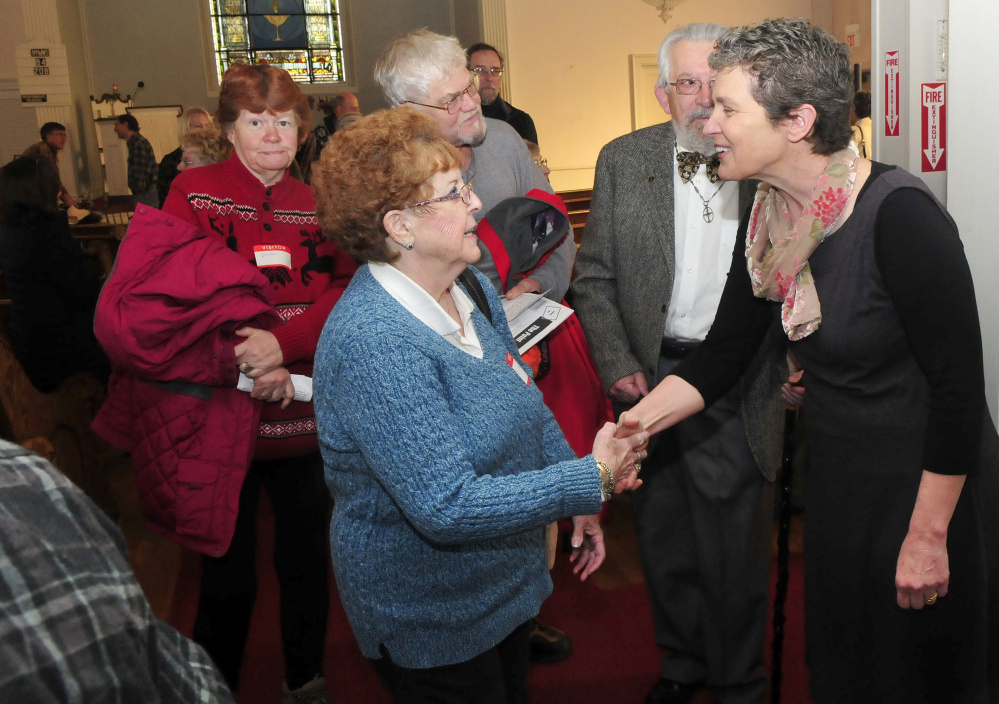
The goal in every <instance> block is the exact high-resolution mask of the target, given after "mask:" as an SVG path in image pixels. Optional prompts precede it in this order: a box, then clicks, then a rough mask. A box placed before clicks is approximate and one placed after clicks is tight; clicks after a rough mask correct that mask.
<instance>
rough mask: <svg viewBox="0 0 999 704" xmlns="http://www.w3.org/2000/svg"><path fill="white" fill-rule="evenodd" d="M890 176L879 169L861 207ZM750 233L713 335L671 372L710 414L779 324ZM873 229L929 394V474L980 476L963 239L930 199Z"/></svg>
mask: <svg viewBox="0 0 999 704" xmlns="http://www.w3.org/2000/svg"><path fill="white" fill-rule="evenodd" d="M891 168H894V167H889V166H885V165H883V164H878V163H875V164H874V165H873V170H872V173H871V175H870V177H869V178H868V180H867V182H866V183H865V185H864V187H863V188H862V189H861V192H860V194H859V195H858V198H857V200H858V202H859V201H860V199H861V198H863V197H864V194H865V192H866V191H867V188H868V186H869V185H870V184H871V183H873V182H874V180H875V179H877V177H878V176H879V175H881V174H882V173H884V172H885V171H887V170H889V169H891ZM748 223H749V212H748V211H747V213H746V214H745V215H744V217H743V219H742V222H741V223H740V226H739V233H738V237H737V238H736V244H735V250H734V252H733V257H732V267H731V269H730V270H729V275H728V281H727V282H726V285H725V290H724V292H723V294H722V298H721V301H720V303H719V306H718V312H717V314H716V315H715V322H714V325H713V326H712V328H711V331H710V332H709V334H708V336H707V338H706V339H705V341H704V344H702V345H701V346H700V347H699V348H698V349H697V350H696V351H695V352H694V353H693V354H691V355H690V356H689V357H688V358H687V359H686V360H684V361H683V362H682V363H681V364H680V365H678V366H677V367H676V369H674V371H673V374H675V375H676V376H679V377H680V378H682V379H684V380H685V381H687V382H688V383H690V384H691V385H692V386H694V387H695V388H696V389H697V390H698V391H699V392H700V394H701V396H702V397H703V398H704V402H705V404H710V403H712V402H713V401H714V400H715V399H717V398H720V397H721V396H722V395H724V394H725V393H726V392H727V390H728V389H729V388H731V387H732V385H733V384H735V383H736V382H737V381H738V379H739V377H740V376H741V374H742V372H743V371H744V370H745V368H746V365H747V364H748V363H749V361H750V360H751V359H752V357H753V354H754V353H755V352H756V350H757V348H758V347H759V345H760V341H761V340H762V338H763V335H764V334H765V333H766V331H767V329H768V327H769V325H771V324H779V322H778V321H777V317H776V314H775V307H776V306H777V305H779V304H776V303H774V302H772V301H766V300H764V299H760V298H757V297H756V296H754V295H753V292H752V287H751V284H750V280H749V273H748V270H747V268H746V258H745V244H746V230H747V228H748ZM875 227H876V229H875V233H874V248H875V259H876V262H877V265H878V269H879V271H880V272H881V276H882V279H883V281H884V286H885V289H886V290H887V292H888V294H889V296H890V297H891V300H892V304H893V305H894V307H895V309H896V311H897V312H898V316H899V319H900V320H901V323H902V327H903V328H904V330H905V332H906V335H907V337H908V340H909V344H910V346H911V349H912V354H913V356H914V358H915V359H916V361H917V363H918V364H919V366H920V368H921V369H922V371H923V373H924V374H925V376H926V378H927V380H928V382H929V384H930V393H931V397H930V416H929V422H928V424H927V436H926V450H925V453H924V464H923V467H924V469H927V470H929V471H932V472H936V473H940V474H967V473H972V472H973V471H974V465H975V457H976V456H977V451H978V447H979V442H980V438H981V428H982V413H983V409H984V403H985V400H984V366H983V360H982V338H981V328H980V324H979V319H978V306H977V303H976V301H975V289H974V284H973V281H972V277H971V270H970V268H969V266H968V261H967V258H966V257H965V254H964V247H963V246H962V244H961V241H960V238H959V237H958V233H957V229H956V228H955V227H954V225H953V223H952V222H951V221H950V220H949V219H948V218H947V217H946V216H945V215H944V214H943V213H942V212H941V211H940V208H938V207H937V206H936V204H935V203H934V202H933V201H932V200H931V198H930V196H928V195H927V194H926V193H924V192H923V191H920V190H918V189H915V188H902V189H899V190H896V191H894V192H892V193H891V194H890V195H889V196H888V197H887V198H886V199H885V201H884V203H883V204H882V206H881V208H880V210H879V212H878V217H877V221H876V225H875ZM831 236H832V237H835V233H834V234H833V235H831ZM806 371H807V370H806ZM805 403H806V405H807V400H806V402H805Z"/></svg>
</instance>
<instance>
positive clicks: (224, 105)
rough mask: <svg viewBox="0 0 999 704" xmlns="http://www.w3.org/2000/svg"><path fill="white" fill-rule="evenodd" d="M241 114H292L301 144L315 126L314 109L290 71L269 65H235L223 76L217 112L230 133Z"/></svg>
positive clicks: (219, 121)
mask: <svg viewBox="0 0 999 704" xmlns="http://www.w3.org/2000/svg"><path fill="white" fill-rule="evenodd" d="M241 110H246V111H248V112H254V113H261V112H271V113H278V112H284V111H285V110H293V111H294V112H295V116H296V117H297V118H298V143H299V144H301V143H302V142H304V141H305V137H306V135H307V134H308V132H309V125H311V124H312V108H310V107H309V100H308V98H306V97H305V94H304V93H302V89H301V88H300V87H299V86H298V84H297V83H295V79H293V78H292V77H291V74H289V73H288V72H287V71H285V70H284V69H283V68H278V67H277V66H271V65H269V64H243V63H240V64H233V65H232V66H230V67H229V68H227V69H226V71H225V73H223V74H222V86H221V88H220V91H219V109H218V110H216V111H215V119H216V120H218V123H219V126H220V127H221V128H222V131H223V132H225V133H227V134H228V132H229V131H230V130H231V129H232V125H233V123H234V122H236V118H238V117H239V113H240V111H241Z"/></svg>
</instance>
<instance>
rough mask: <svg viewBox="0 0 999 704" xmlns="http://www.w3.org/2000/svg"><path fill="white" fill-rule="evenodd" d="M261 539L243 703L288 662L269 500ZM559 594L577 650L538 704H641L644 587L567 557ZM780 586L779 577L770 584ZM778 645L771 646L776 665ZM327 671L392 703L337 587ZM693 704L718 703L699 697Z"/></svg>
mask: <svg viewBox="0 0 999 704" xmlns="http://www.w3.org/2000/svg"><path fill="white" fill-rule="evenodd" d="M261 509H262V510H261V519H260V529H261V540H260V543H259V544H260V552H259V554H258V561H259V564H260V565H261V569H260V570H259V574H260V578H259V596H258V599H257V605H256V608H255V610H254V614H253V621H252V623H251V626H250V639H249V644H248V645H247V650H246V654H245V656H244V660H243V669H242V672H241V675H240V687H239V690H238V691H237V692H236V699H237V701H238V702H239V703H240V704H258V703H259V704H265V703H266V704H274V703H276V702H279V701H280V692H281V682H282V680H283V668H284V666H283V662H282V658H281V643H280V637H279V628H278V608H277V596H276V595H277V589H278V587H277V577H276V575H275V573H274V570H273V568H272V567H271V566H270V563H271V558H270V555H271V552H272V550H273V542H272V538H271V537H269V536H270V521H271V516H270V510H269V505H268V504H267V502H266V501H261ZM801 567H802V564H801V556H800V555H792V557H791V570H790V585H789V591H788V602H787V609H786V612H787V619H788V620H787V624H786V627H785V639H784V681H783V686H782V688H781V689H782V701H783V702H787V703H788V704H807V703H808V702H809V699H808V697H807V691H808V680H807V671H806V669H805V664H804V622H803V603H802V602H803V599H802V570H801ZM200 571H201V567H200V558H199V556H197V555H196V554H194V553H185V555H184V558H183V561H182V565H181V574H180V575H179V577H178V580H177V587H176V596H175V599H174V604H173V609H172V613H171V618H170V621H171V623H173V625H175V626H176V627H178V628H179V629H180V630H181V631H183V632H184V633H187V634H190V633H191V629H192V627H193V625H194V615H195V610H196V608H197V591H198V581H199V579H200ZM553 579H554V582H555V591H554V593H553V594H552V596H551V597H550V598H549V599H548V601H547V602H546V603H545V605H544V607H543V608H542V612H541V620H542V621H544V622H545V623H548V624H551V625H553V626H557V627H558V628H561V629H562V630H564V631H566V632H567V633H568V634H569V635H570V636H571V637H572V642H573V646H574V652H573V654H572V656H571V657H569V658H568V659H567V660H566V661H564V662H562V663H559V664H557V665H538V666H535V667H533V668H532V671H531V675H530V690H531V701H532V703H533V704H641V702H643V701H644V698H645V695H646V693H647V692H648V689H649V687H651V686H652V684H653V683H654V682H655V681H656V679H657V678H658V676H659V662H660V658H661V657H662V654H661V652H660V651H659V650H658V648H657V647H656V645H655V640H654V638H653V635H652V626H651V621H650V617H649V607H648V601H647V599H646V593H645V586H644V585H642V584H636V585H631V586H627V587H620V588H616V589H608V590H603V589H600V588H599V587H597V586H595V585H594V583H593V582H592V581H587V582H586V583H580V582H579V580H578V579H576V578H575V577H574V576H573V575H572V572H571V569H570V565H569V562H568V559H567V557H566V556H565V555H559V557H558V560H557V562H556V566H555V571H554V573H553ZM775 579H776V568H775V569H774V570H773V577H772V582H773V581H774V580H775ZM769 653H770V639H769V636H768V640H767V654H768V660H769ZM324 664H325V674H326V678H327V683H328V687H329V690H330V694H331V695H332V697H333V701H334V702H335V704H390V699H389V697H388V695H387V694H386V693H385V691H384V689H383V688H382V686H381V683H380V682H379V680H378V677H377V675H376V674H375V672H374V669H373V668H372V667H371V665H370V664H369V663H368V661H367V660H366V659H365V658H364V657H363V656H362V655H361V653H360V650H358V647H357V644H356V643H355V641H354V636H353V634H352V633H351V631H350V626H349V625H348V623H347V619H346V616H345V615H344V613H343V610H342V609H341V608H340V599H339V596H338V595H337V593H336V588H335V586H334V587H333V588H332V589H331V609H330V618H329V629H328V635H327V641H326V651H325V656H324ZM693 701H694V703H695V704H710V702H712V701H714V700H713V698H712V697H711V695H710V693H708V692H707V691H701V692H699V693H698V694H697V696H696V697H695V698H694V700H693Z"/></svg>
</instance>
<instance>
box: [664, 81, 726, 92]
mask: <svg viewBox="0 0 999 704" xmlns="http://www.w3.org/2000/svg"><path fill="white" fill-rule="evenodd" d="M667 83H669V82H668V81H667ZM669 85H671V86H673V88H674V89H675V90H676V92H677V93H679V94H680V95H697V94H698V93H700V92H701V87H702V86H707V87H708V90H711V89H712V88H714V87H715V79H713V78H712V79H711V80H710V81H707V82H705V81H699V80H698V79H696V78H680V79H678V80H676V81H674V82H672V83H669Z"/></svg>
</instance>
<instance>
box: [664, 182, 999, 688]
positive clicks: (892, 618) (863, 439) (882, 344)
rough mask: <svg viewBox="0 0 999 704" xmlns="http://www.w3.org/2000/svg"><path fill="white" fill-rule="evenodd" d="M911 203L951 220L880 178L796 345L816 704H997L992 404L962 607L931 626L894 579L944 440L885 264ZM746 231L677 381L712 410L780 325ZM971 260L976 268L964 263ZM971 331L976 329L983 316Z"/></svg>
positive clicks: (863, 201) (954, 552)
mask: <svg viewBox="0 0 999 704" xmlns="http://www.w3.org/2000/svg"><path fill="white" fill-rule="evenodd" d="M902 188H916V189H919V190H921V191H923V192H924V193H926V194H928V195H929V198H930V199H931V200H932V202H933V205H932V206H931V205H928V204H927V206H926V207H927V208H937V209H939V211H940V212H941V213H943V216H944V217H945V218H946V219H947V220H950V218H949V216H948V215H946V211H945V210H944V209H943V206H942V205H940V204H939V203H938V202H937V201H936V200H935V199H933V197H932V194H930V193H929V191H928V189H927V188H926V186H925V185H924V184H923V183H922V181H920V180H919V179H918V178H916V177H914V176H912V175H910V174H908V173H906V172H905V171H903V170H901V169H893V168H890V167H885V166H884V165H881V164H875V165H874V171H873V173H872V175H871V176H870V178H869V179H868V181H867V183H866V184H865V186H864V189H863V191H862V192H861V193H860V195H859V197H858V199H857V202H856V205H855V207H854V210H853V213H852V214H851V215H850V217H849V218H848V219H847V221H846V222H845V223H844V224H843V226H842V227H841V228H840V229H839V230H837V231H836V232H835V233H833V234H832V235H831V236H830V237H829V238H827V239H826V240H825V241H823V243H822V244H821V245H820V246H819V247H818V249H817V250H816V251H815V252H814V253H813V254H812V256H811V258H810V259H809V263H810V265H811V271H812V275H813V277H814V279H815V286H816V289H817V291H818V297H819V301H820V303H821V310H822V322H821V325H820V327H819V329H818V330H817V331H816V332H814V333H813V334H811V335H810V336H808V337H806V338H804V339H802V340H799V341H796V342H792V343H790V348H791V350H792V351H793V352H794V354H795V355H796V356H797V358H798V360H799V361H800V362H801V364H802V366H803V367H804V368H805V370H806V371H805V377H804V385H805V388H806V399H805V404H804V408H803V413H804V415H805V417H806V419H807V422H806V425H807V441H808V444H809V452H810V464H809V472H808V482H807V495H806V499H805V551H804V560H805V610H806V636H807V638H806V640H807V648H808V652H807V660H808V666H809V678H810V690H811V696H812V699H813V700H814V701H815V702H817V703H818V704H857V703H861V702H871V703H872V704H873V703H877V704H888V703H898V704H903V703H904V704H943V703H947V702H954V703H955V704H957V703H960V704H980V703H981V704H984V703H985V702H989V701H991V699H990V698H989V695H988V688H989V685H988V679H989V673H988V670H989V666H990V665H992V669H993V672H992V677H993V679H994V678H995V676H996V672H997V671H999V665H993V664H992V663H991V662H990V656H989V647H988V646H989V631H990V630H992V631H993V633H995V632H996V631H997V630H999V629H997V625H996V624H997V621H999V619H997V617H996V614H994V613H992V612H990V611H989V608H988V607H989V604H990V602H991V603H992V604H999V601H997V600H996V599H995V598H994V597H990V596H989V584H988V577H987V575H988V572H989V569H988V566H989V565H988V563H989V562H991V563H992V565H993V568H995V567H996V566H997V563H999V557H997V555H999V543H997V542H995V540H996V536H997V535H999V531H997V530H995V528H994V525H995V524H996V523H999V520H997V519H996V515H999V503H997V502H996V500H995V497H996V495H997V493H999V492H997V491H996V488H995V487H996V483H997V482H996V475H997V471H996V470H997V468H999V462H997V459H996V458H997V451H996V450H997V440H996V432H995V428H994V426H993V425H992V422H991V419H990V418H988V414H987V410H986V409H985V405H984V389H980V390H976V392H975V394H974V398H970V399H969V402H970V403H971V404H972V405H973V406H974V413H973V414H972V417H973V418H975V419H977V420H978V421H979V422H977V423H975V426H976V431H977V427H981V428H984V430H983V432H982V434H981V436H982V441H983V442H982V443H981V444H982V448H983V449H982V451H979V448H978V447H975V448H973V449H972V450H971V451H969V452H967V454H968V456H969V457H972V456H973V457H974V460H973V461H969V462H967V464H968V465H969V466H968V467H967V470H965V471H966V472H967V474H968V478H967V480H966V483H965V485H964V489H963V490H962V493H961V498H960V500H959V502H958V505H957V508H956V510H955V512H954V516H953V518H952V520H951V523H950V526H949V531H948V556H949V563H950V574H951V578H950V583H949V593H948V595H947V596H946V597H944V598H941V599H940V600H939V601H938V602H937V603H936V604H935V605H933V606H931V607H926V608H923V609H922V610H920V611H915V610H905V609H902V608H900V607H899V606H898V605H897V603H896V591H895V571H896V567H897V561H898V555H899V549H900V548H901V545H902V541H903V540H904V538H905V536H906V533H907V532H908V525H909V519H910V517H911V515H912V510H913V507H914V505H915V499H916V494H917V491H918V489H919V484H920V480H921V477H922V473H923V469H924V464H925V454H924V453H925V451H926V450H927V438H928V436H931V435H932V433H930V432H929V429H930V425H929V423H930V419H931V413H932V409H931V394H932V393H933V391H934V390H933V388H931V385H930V382H929V381H928V379H927V376H926V375H925V374H924V371H923V369H922V368H921V367H920V364H919V363H918V362H917V360H916V358H915V356H914V354H913V351H912V347H911V345H910V340H909V338H908V337H907V334H906V330H905V329H904V328H903V325H902V321H901V319H900V317H899V313H898V310H897V309H896V306H895V305H894V304H893V301H892V298H891V295H890V294H889V291H888V290H887V289H886V287H885V283H884V280H883V278H882V275H881V271H880V270H879V268H878V262H877V254H876V249H877V248H876V243H875V237H876V227H877V219H878V214H879V211H880V210H881V208H882V205H883V204H884V202H885V199H886V198H887V197H888V196H889V195H890V194H892V193H893V192H895V191H896V190H898V189H902ZM921 200H923V201H925V200H926V199H921ZM747 220H748V218H744V219H743V223H742V226H741V229H740V242H739V243H738V244H737V245H736V252H735V255H734V258H733V265H732V269H731V271H730V274H729V282H728V283H727V284H726V290H725V293H724V295H723V297H722V301H721V303H720V304H719V310H718V315H717V316H716V318H715V324H714V327H713V328H712V330H711V333H710V334H709V336H708V338H707V340H705V343H704V344H703V345H702V346H701V347H700V348H699V349H698V350H697V352H695V353H694V354H692V355H691V356H690V357H688V358H687V360H685V361H684V363H682V364H681V365H680V366H679V367H677V369H676V370H675V372H674V373H675V374H677V375H678V376H680V377H682V378H684V379H685V380H687V381H688V382H690V383H691V384H692V385H693V386H694V387H695V388H697V389H698V390H699V391H700V392H701V393H702V395H703V396H704V398H705V401H706V402H709V403H710V401H711V399H713V398H714V397H715V396H716V395H717V394H719V393H722V392H723V391H724V389H725V388H727V385H728V384H729V383H730V382H729V378H730V377H732V376H734V375H736V374H737V373H738V368H739V365H740V364H741V363H742V361H743V360H744V359H746V358H747V355H748V356H751V354H752V352H753V350H754V349H755V347H754V345H756V346H758V344H759V339H761V337H762V332H761V331H762V330H765V329H766V328H767V327H768V326H769V325H771V324H775V322H776V316H775V313H776V311H777V310H779V306H777V305H776V304H773V303H768V304H767V305H766V310H761V303H762V301H761V300H760V299H756V298H754V297H753V296H752V293H751V290H750V285H749V280H748V275H747V274H746V263H745V257H744V256H743V252H744V242H745V229H746V226H747ZM950 222H951V223H952V221H950ZM954 230H955V232H956V227H955V228H954ZM931 234H932V233H931ZM740 248H741V249H740ZM959 259H960V260H961V263H962V265H963V266H965V267H966V262H965V260H964V258H963V255H961V256H960V257H959ZM949 273H951V272H949V271H947V270H946V269H944V270H942V271H940V272H939V275H940V276H947V275H948V274H949ZM967 276H968V277H969V279H970V274H967ZM938 284H939V281H926V282H925V285H926V286H937V285H938ZM970 305H971V307H972V308H973V298H972V302H971V304H970ZM968 316H969V318H970V319H971V320H972V321H973V323H974V324H975V325H976V326H977V316H976V313H975V311H974V310H971V311H969V312H968ZM976 330H977V327H976ZM978 344H979V345H980V343H978ZM976 353H977V354H978V368H979V369H980V367H981V357H980V351H978V350H976ZM979 409H980V410H979ZM935 422H936V421H935ZM976 435H977V432H976ZM936 441H937V440H934V442H936ZM974 444H976V445H977V444H978V443H977V441H976V443H974ZM967 449H968V448H965V450H967ZM931 454H932V452H931ZM964 464H965V463H963V462H962V463H961V464H960V465H959V466H961V467H962V469H963V467H964ZM972 465H974V466H972ZM980 468H981V469H984V470H985V471H978V470H979V469H980ZM960 473H964V471H961V472H960ZM983 504H985V505H984V506H983ZM986 531H987V532H986ZM986 535H988V536H989V537H990V538H992V540H987V539H986V537H985V536H986ZM997 573H999V571H997V570H995V569H993V574H997ZM992 581H993V582H999V579H996V578H993V580H992ZM992 590H993V591H996V586H995V584H993V586H992ZM990 623H991V625H990ZM996 696H999V691H997V692H996Z"/></svg>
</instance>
